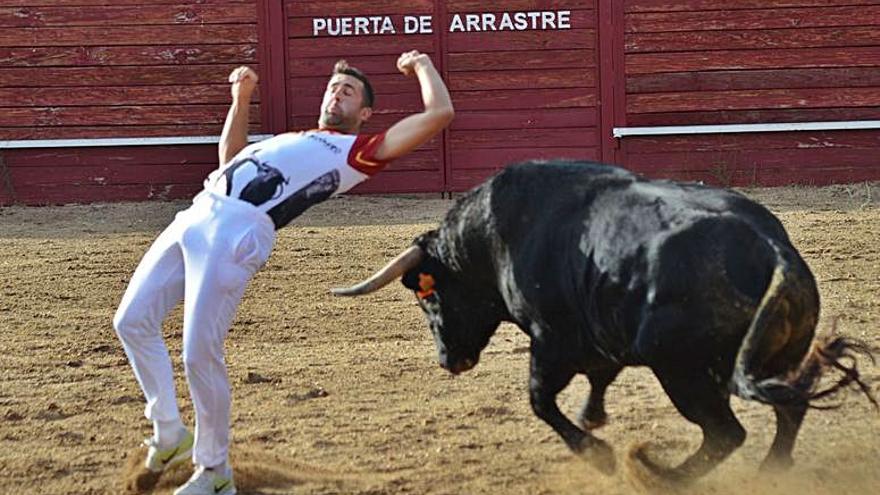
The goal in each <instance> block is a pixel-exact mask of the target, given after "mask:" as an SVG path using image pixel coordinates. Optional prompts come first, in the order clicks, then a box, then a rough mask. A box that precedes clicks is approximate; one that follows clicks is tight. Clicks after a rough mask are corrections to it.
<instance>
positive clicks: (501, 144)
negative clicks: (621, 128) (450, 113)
mask: <svg viewBox="0 0 880 495" xmlns="http://www.w3.org/2000/svg"><path fill="white" fill-rule="evenodd" d="M597 134H598V132H597V129H596V128H595V127H573V128H564V129H505V130H491V131H487V130H473V129H468V130H452V131H450V132H449V145H450V147H451V148H452V149H456V150H466V149H491V148H529V149H536V148H564V147H568V146H572V145H577V146H587V147H595V146H597V143H598V136H597Z"/></svg>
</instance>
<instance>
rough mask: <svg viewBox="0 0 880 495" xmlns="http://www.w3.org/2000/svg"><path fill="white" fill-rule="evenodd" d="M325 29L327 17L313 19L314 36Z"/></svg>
mask: <svg viewBox="0 0 880 495" xmlns="http://www.w3.org/2000/svg"><path fill="white" fill-rule="evenodd" d="M325 29H327V19H321V18H315V19H312V36H317V35H318V33H320V32H321V31H323V30H325Z"/></svg>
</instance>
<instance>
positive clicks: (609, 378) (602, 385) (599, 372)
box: [578, 365, 623, 430]
mask: <svg viewBox="0 0 880 495" xmlns="http://www.w3.org/2000/svg"><path fill="white" fill-rule="evenodd" d="M622 369H623V368H621V367H620V366H616V365H611V366H610V367H608V368H600V369H595V370H590V371H589V372H587V379H588V380H589V381H590V396H589V397H588V398H587V401H586V402H585V403H584V407H583V409H581V413H580V415H578V422H579V423H580V424H581V427H583V428H584V429H585V430H594V429H596V428H599V427H600V426H604V425H605V423H607V422H608V414H607V413H606V412H605V391H606V390H607V389H608V386H609V385H611V383H612V382H613V381H614V379H615V378H617V375H619V374H620V370H622Z"/></svg>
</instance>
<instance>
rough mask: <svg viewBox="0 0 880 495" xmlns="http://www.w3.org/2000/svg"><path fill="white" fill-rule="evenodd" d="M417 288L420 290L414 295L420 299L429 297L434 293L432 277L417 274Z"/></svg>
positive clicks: (425, 274)
mask: <svg viewBox="0 0 880 495" xmlns="http://www.w3.org/2000/svg"><path fill="white" fill-rule="evenodd" d="M419 288H420V289H421V290H420V291H418V292H417V293H416V294H417V295H418V296H419V297H421V298H422V299H424V298H426V297H428V296H430V295H431V294H433V293H434V277H432V276H431V275H428V274H427V273H420V274H419Z"/></svg>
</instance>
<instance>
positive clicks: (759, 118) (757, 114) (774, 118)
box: [626, 107, 880, 127]
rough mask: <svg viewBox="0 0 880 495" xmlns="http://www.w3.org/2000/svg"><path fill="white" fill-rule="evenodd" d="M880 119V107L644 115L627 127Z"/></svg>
mask: <svg viewBox="0 0 880 495" xmlns="http://www.w3.org/2000/svg"><path fill="white" fill-rule="evenodd" d="M878 115H880V107H856V108H799V109H783V110H741V111H732V110H723V111H713V112H679V113H644V114H628V115H627V116H626V125H627V126H629V127H641V126H656V125H712V124H757V123H773V122H830V121H835V120H876V119H877V116H878Z"/></svg>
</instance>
